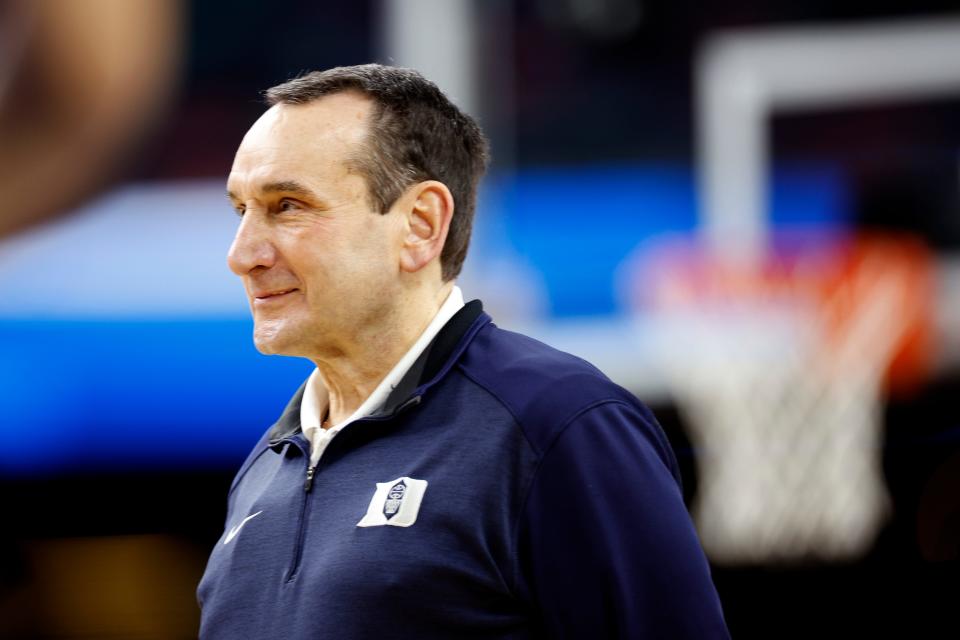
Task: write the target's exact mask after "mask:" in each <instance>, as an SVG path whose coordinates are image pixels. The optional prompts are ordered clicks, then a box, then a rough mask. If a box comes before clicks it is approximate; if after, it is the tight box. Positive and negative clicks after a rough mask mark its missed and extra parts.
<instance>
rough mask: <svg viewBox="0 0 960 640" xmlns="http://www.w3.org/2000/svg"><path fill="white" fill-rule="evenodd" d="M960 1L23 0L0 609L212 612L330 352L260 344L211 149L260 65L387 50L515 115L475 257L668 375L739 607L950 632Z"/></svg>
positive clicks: (2, 447)
mask: <svg viewBox="0 0 960 640" xmlns="http://www.w3.org/2000/svg"><path fill="white" fill-rule="evenodd" d="M956 11H957V7H956V5H955V3H953V2H948V1H943V0H915V1H914V2H911V3H909V4H908V3H902V2H893V1H886V0H875V1H873V2H865V1H850V2H844V3H836V2H827V1H826V0H804V1H803V2H799V1H787V0H777V1H773V2H766V3H762V4H761V3H753V2H746V1H742V0H728V1H726V2H719V3H706V4H704V3H697V2H687V1H685V0H679V1H678V0H674V1H671V2H667V1H665V0H483V1H481V0H474V1H470V0H370V1H367V2H355V3H318V2H306V1H299V0H274V1H273V2H271V3H263V2H254V1H253V0H233V1H231V2H226V1H220V0H207V1H204V2H177V1H175V0H136V1H132V2H128V1H125V0H60V1H55V0H37V1H30V0H5V1H3V2H0V202H2V208H0V499H2V502H0V504H2V505H3V512H4V515H3V517H2V522H3V526H2V527H0V542H2V544H0V637H4V638H6V637H10V638H48V637H58V638H188V637H191V636H195V634H196V629H197V623H198V618H199V616H198V611H197V608H196V602H195V598H194V589H195V586H196V583H197V581H198V580H199V578H200V575H201V573H202V571H203V568H204V563H205V560H206V556H207V554H208V552H209V549H210V548H211V547H212V545H213V544H214V543H215V542H216V540H217V538H218V537H219V536H220V534H221V532H222V529H223V518H224V516H225V497H226V490H227V488H228V486H229V483H230V480H231V479H232V476H233V473H234V471H235V470H236V468H237V467H238V465H239V464H240V463H241V462H242V460H243V458H244V457H245V455H246V453H247V452H248V450H249V448H250V447H251V446H252V445H253V444H254V443H255V442H256V440H257V439H258V437H259V436H260V434H261V433H262V432H263V431H264V430H265V429H266V428H268V427H269V426H270V424H272V422H273V420H275V419H276V417H277V416H278V415H279V413H280V411H281V410H282V408H283V407H284V406H285V404H286V402H287V400H288V398H289V396H290V394H291V393H292V392H293V391H294V390H295V389H296V387H297V386H298V385H299V383H300V382H301V381H302V380H303V379H304V378H305V377H306V375H308V373H309V370H310V367H311V365H310V364H309V363H307V362H300V361H295V360H290V359H283V358H267V357H264V356H261V355H259V354H258V353H257V352H256V351H255V349H254V348H253V346H252V344H251V340H250V333H251V329H252V324H251V321H250V319H249V314H248V311H247V308H246V302H245V299H244V296H243V294H242V290H241V287H240V285H239V283H238V282H236V281H235V278H234V277H233V276H232V275H231V274H230V273H229V272H228V270H227V268H226V264H225V254H226V250H227V248H228V246H229V244H230V241H231V239H232V234H233V232H234V230H235V227H236V224H237V222H236V218H235V216H234V214H233V213H232V211H231V208H230V207H229V206H228V203H227V201H226V198H225V197H224V182H225V178H226V175H227V172H228V170H229V167H230V164H231V162H232V157H233V153H234V151H235V149H236V147H237V145H238V143H239V141H240V139H241V137H242V136H243V134H244V132H245V131H246V129H247V128H248V127H249V126H250V124H252V122H253V121H254V120H255V119H256V118H257V117H258V116H259V114H260V113H261V112H262V110H263V105H262V103H261V100H260V92H261V91H262V90H264V89H265V88H267V87H269V86H271V85H273V84H277V83H279V82H282V81H284V80H286V79H288V78H290V77H292V76H294V75H296V74H298V73H300V72H302V71H306V70H312V69H321V68H327V67H331V66H337V65H347V64H359V63H365V62H370V61H378V62H385V63H391V64H397V65H402V66H412V67H415V68H417V69H419V70H421V71H422V72H424V73H425V75H427V76H428V77H430V78H431V79H433V80H435V81H436V82H437V83H438V84H439V85H440V86H441V88H443V89H444V90H445V91H447V92H448V94H449V95H450V96H451V97H452V98H453V99H454V100H455V102H457V103H458V104H459V105H460V106H461V107H463V108H464V109H465V110H467V111H469V112H470V113H472V114H473V115H475V116H476V117H477V118H478V119H479V120H480V122H481V124H482V126H483V127H484V129H485V130H486V131H487V133H488V134H489V136H490V137H491V139H492V145H493V158H494V161H493V166H492V168H491V172H490V175H489V177H488V179H487V180H486V182H485V185H484V187H483V191H482V193H481V198H480V204H479V210H478V214H477V221H476V229H475V232H474V233H475V236H474V241H473V244H472V247H471V254H470V257H469V259H468V260H467V266H466V269H465V272H464V275H463V277H462V278H461V281H460V286H461V287H462V288H463V290H464V294H465V295H466V296H467V298H468V299H471V298H475V297H479V298H481V299H482V300H483V301H484V303H485V306H486V307H487V309H488V311H490V312H491V314H492V315H493V316H494V318H495V320H496V321H497V322H498V324H499V325H501V326H504V327H506V328H512V329H517V330H521V331H524V332H527V333H529V334H532V335H534V336H537V337H541V338H542V339H544V340H546V341H548V342H550V343H551V344H554V345H556V346H558V347H560V348H563V349H565V350H567V351H571V352H573V353H575V354H577V355H580V356H582V357H585V358H587V359H588V360H591V361H593V362H594V363H595V364H597V365H598V366H599V367H600V368H601V369H603V370H604V371H605V372H607V373H608V375H610V376H611V377H612V378H613V379H614V380H615V381H617V382H619V383H620V384H622V385H624V386H626V387H628V388H629V389H631V390H632V391H633V392H635V393H636V394H637V395H638V396H639V397H640V398H641V399H642V400H643V401H644V402H646V403H647V404H648V405H650V406H651V407H652V408H653V409H654V412H655V413H656V414H657V416H658V418H659V419H660V421H661V422H662V424H663V426H664V428H665V430H666V431H667V433H668V435H669V437H670V439H671V441H672V443H673V445H674V448H675V450H676V452H677V456H678V458H679V460H680V463H681V466H682V470H683V475H684V493H685V498H686V499H687V501H688V504H689V505H690V507H691V511H692V512H693V513H694V516H695V518H696V522H697V526H698V529H699V531H700V534H701V537H702V538H703V542H704V546H705V548H706V549H707V552H708V555H709V556H710V559H711V562H712V563H713V575H714V579H715V582H716V584H717V587H718V590H719V592H720V597H721V600H722V602H723V604H724V607H725V612H726V616H727V621H728V624H729V627H730V630H731V632H732V634H733V636H734V637H808V636H817V637H834V636H841V635H854V634H856V635H857V636H863V635H867V634H873V633H877V634H879V633H881V632H883V631H887V630H890V629H894V628H897V629H902V630H903V632H904V633H905V634H907V635H908V637H941V636H943V637H957V636H958V635H960V628H958V624H957V622H956V620H957V617H956V602H957V601H958V596H960V589H958V586H957V585H958V581H957V580H958V578H960V574H958V571H957V569H958V550H960V418H958V410H957V406H958V398H960V364H958V363H960V358H958V357H957V356H958V354H960V278H958V277H957V274H958V265H960V260H958V257H960V253H958V252H960V111H958V106H960V12H956ZM951 12H956V13H951Z"/></svg>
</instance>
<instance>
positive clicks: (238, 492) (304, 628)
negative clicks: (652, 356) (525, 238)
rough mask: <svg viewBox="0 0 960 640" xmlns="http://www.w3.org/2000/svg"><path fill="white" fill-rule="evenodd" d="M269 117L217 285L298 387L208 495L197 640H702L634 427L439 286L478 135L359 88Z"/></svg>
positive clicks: (459, 235) (277, 96)
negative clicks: (224, 497) (218, 509)
mask: <svg viewBox="0 0 960 640" xmlns="http://www.w3.org/2000/svg"><path fill="white" fill-rule="evenodd" d="M267 97H268V100H269V102H270V104H271V105H272V106H271V107H270V109H269V110H268V111H267V112H266V113H265V114H264V115H263V116H262V117H261V118H260V119H259V120H258V121H257V122H256V123H255V124H254V125H253V127H252V128H251V129H250V131H249V132H248V133H247V135H246V137H245V138H244V140H243V142H242V143H241V145H240V149H239V150H238V151H237V155H236V159H235V161H234V164H233V168H232V170H231V172H230V177H229V180H228V191H229V197H230V200H231V202H232V203H233V206H234V207H235V208H236V210H237V212H238V213H239V214H240V216H241V220H240V226H239V228H238V230H237V235H236V238H235V240H234V243H233V246H232V247H231V249H230V253H229V257H228V262H229V265H230V268H231V269H232V270H233V271H234V272H235V273H236V274H237V275H239V276H240V278H241V279H242V280H243V283H244V286H245V288H246V291H247V295H248V297H249V300H250V306H251V309H252V312H253V317H254V341H255V343H256V345H257V348H258V349H259V350H260V351H262V352H263V353H278V354H284V355H291V356H299V357H304V358H309V359H310V360H312V361H313V362H314V363H315V364H316V369H315V370H314V372H313V373H312V375H311V376H310V377H309V378H308V379H307V381H306V382H305V383H304V385H303V386H302V387H301V388H300V390H299V391H297V393H296V395H294V397H293V399H292V400H291V401H290V403H289V405H288V406H287V408H286V410H285V411H284V413H283V415H282V416H281V417H280V419H279V420H278V421H277V423H276V424H275V425H274V426H273V427H272V428H271V429H270V430H269V431H268V432H267V433H266V434H265V435H264V437H263V439H262V440H261V441H260V442H259V443H258V444H257V445H256V446H255V447H254V450H253V451H252V452H251V454H250V456H249V458H248V459H247V461H246V462H245V463H244V464H243V466H242V467H241V469H240V471H239V473H238V474H237V477H236V479H235V481H234V483H233V486H232V487H231V489H230V494H229V499H228V506H229V511H228V516H227V523H226V524H227V526H226V530H225V532H224V535H223V537H222V538H221V540H220V541H219V542H218V543H217V545H216V547H215V548H214V550H213V553H212V554H211V557H210V561H209V563H208V566H207V570H206V573H205V575H204V577H203V580H202V581H201V584H200V587H199V589H198V597H199V600H200V603H201V607H202V612H203V615H202V623H201V636H202V637H204V638H418V639H424V638H462V637H475V638H532V637H566V638H615V637H616V638H639V637H649V638H684V637H690V638H694V637H695V638H714V637H726V629H725V626H724V622H723V617H722V613H721V610H720V605H719V602H718V600H717V595H716V592H715V590H714V587H713V584H712V582H711V579H710V574H709V568H708V565H707V563H706V561H705V559H704V556H703V553H702V551H701V549H700V546H699V543H698V541H697V539H696V535H695V533H694V530H693V527H692V525H691V523H690V520H689V517H688V515H687V512H686V510H685V508H684V505H683V502H682V499H681V492H680V488H679V475H678V472H677V465H676V461H675V460H674V457H673V453H672V451H671V450H670V446H669V444H668V443H667V440H666V438H665V437H664V435H663V433H662V431H661V429H660V428H659V426H658V425H657V423H656V420H655V419H654V417H653V416H652V415H651V413H650V412H649V411H648V410H647V409H646V408H645V407H644V406H642V405H641V404H640V403H639V402H638V401H637V400H636V399H635V398H634V397H633V396H632V395H631V394H629V393H628V392H626V391H625V390H623V389H621V388H620V387H618V386H616V385H614V384H613V383H612V382H610V381H609V380H608V379H607V378H605V377H604V376H603V374H601V373H600V372H599V371H597V370H596V369H595V368H593V367H592V366H591V365H589V364H588V363H586V362H584V361H582V360H579V359H577V358H574V357H573V356H570V355H567V354H564V353H561V352H558V351H556V350H554V349H551V348H550V347H547V346H546V345H543V344H541V343H538V342H536V341H534V340H532V339H530V338H527V337H524V336H521V335H518V334H514V333H510V332H507V331H504V330H502V329H499V328H498V327H496V326H495V325H494V324H493V323H492V322H491V319H490V317H489V316H487V315H486V314H485V313H484V312H483V310H482V308H481V305H480V302H479V301H473V302H470V303H468V304H464V303H463V298H462V295H461V293H460V290H459V289H458V288H457V287H456V286H455V285H454V281H455V278H456V276H457V274H458V273H459V272H460V268H461V265H462V263H463V260H464V257H465V254H466V250H467V244H468V241H469V238H470V228H471V223H472V217H473V211H474V204H475V200H476V189H477V183H478V181H479V179H480V177H481V175H482V173H483V171H484V169H485V165H486V143H485V141H484V138H483V136H482V134H481V132H480V130H479V129H478V127H477V125H476V124H475V123H474V122H473V121H472V120H471V119H470V118H469V117H467V116H465V115H464V114H462V113H461V112H460V111H459V110H458V109H457V108H456V107H455V106H453V105H452V104H451V103H450V102H449V101H448V100H447V99H446V97H445V96H444V95H443V94H442V93H441V92H440V91H439V90H438V89H437V88H436V87H435V86H434V85H433V84H431V83H430V82H428V81H426V80H424V79H423V78H422V77H421V76H420V75H419V74H417V73H415V72H413V71H409V70H404V69H395V68H389V67H383V66H379V65H365V66H359V67H346V68H336V69H331V70H328V71H325V72H320V73H311V74H308V75H306V76H303V77H301V78H298V79H295V80H292V81H290V82H287V83H285V84H282V85H279V86H277V87H274V88H272V89H270V90H269V91H268V92H267Z"/></svg>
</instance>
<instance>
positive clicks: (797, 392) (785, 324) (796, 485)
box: [662, 260, 909, 563]
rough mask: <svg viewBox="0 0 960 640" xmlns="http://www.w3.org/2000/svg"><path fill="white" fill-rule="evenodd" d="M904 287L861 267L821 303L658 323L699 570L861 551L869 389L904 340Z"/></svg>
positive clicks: (882, 497)
mask: <svg viewBox="0 0 960 640" xmlns="http://www.w3.org/2000/svg"><path fill="white" fill-rule="evenodd" d="M908 287H909V282H908V280H907V279H906V278H905V277H903V274H902V273H899V272H898V271H897V270H896V269H889V268H886V267H885V266H884V263H883V262H882V260H873V262H871V261H870V260H865V261H864V262H863V263H862V264H861V265H860V268H859V269H858V270H857V271H856V272H855V273H854V274H853V275H852V276H851V277H850V278H848V279H846V280H844V281H843V284H842V285H841V286H839V287H837V288H836V289H835V290H834V291H833V292H832V293H831V295H830V297H829V298H828V299H827V300H826V301H825V302H824V301H823V300H812V299H810V298H809V297H805V296H804V295H803V292H802V291H794V292H792V294H791V295H788V296H784V297H782V299H780V300H771V299H767V300H757V299H755V298H750V297H749V296H743V295H739V296H729V297H728V298H727V299H723V300H718V299H717V298H716V297H714V298H712V299H711V300H710V301H704V300H701V301H699V303H698V304H696V305H693V306H692V307H691V306H689V305H688V306H687V307H686V308H685V309H679V310H678V309H671V310H666V311H664V312H663V313H664V315H663V317H662V319H663V320H664V322H665V323H666V324H665V326H668V327H669V333H670V334H671V336H670V337H669V338H668V339H665V340H663V341H662V344H663V345H664V347H665V348H664V349H663V352H662V354H663V358H662V362H663V367H664V371H665V372H666V375H667V376H668V381H669V383H670V385H671V387H672V389H673V390H674V395H675V399H676V401H677V403H678V405H679V407H680V410H681V413H682V415H683V416H684V418H685V421H686V423H687V425H688V427H689V433H690V437H691V441H692V443H693V444H694V446H695V447H696V448H697V464H698V471H699V487H698V494H697V498H696V500H695V503H694V506H693V512H694V518H695V521H696V523H697V527H698V530H699V533H700V536H701V540H702V542H703V545H704V548H705V549H706V551H707V553H708V554H709V555H710V557H711V558H712V559H713V560H715V561H718V562H723V563H758V562H764V563H767V562H771V561H774V562H776V561H783V562H790V561H799V560H810V559H820V560H839V559H845V558H851V557H855V556H857V555H860V554H862V553H864V552H866V551H867V550H869V547H870V546H871V544H872V543H873V541H874V539H875V536H876V533H877V531H878V529H879V526H880V525H881V524H882V522H883V520H884V518H885V515H886V513H887V511H888V509H889V499H888V496H887V493H886V489H885V486H884V483H883V477H882V469H881V446H882V430H881V426H882V407H883V382H884V374H885V371H886V370H887V367H888V365H889V363H890V361H891V359H892V357H893V356H894V353H895V350H896V347H897V345H898V343H900V341H901V339H902V336H903V334H904V331H905V330H906V327H907V322H906V320H905V318H906V317H907V314H904V313H903V312H902V310H903V309H904V305H905V304H907V301H908V299H909V291H908ZM851 301H855V304H851ZM678 341H682V344H683V348H682V349H680V350H678V349H676V348H673V347H676V346H677V345H678V344H679V343H678ZM669 345H672V346H673V347H669ZM678 353H683V354H687V355H686V356H683V357H678Z"/></svg>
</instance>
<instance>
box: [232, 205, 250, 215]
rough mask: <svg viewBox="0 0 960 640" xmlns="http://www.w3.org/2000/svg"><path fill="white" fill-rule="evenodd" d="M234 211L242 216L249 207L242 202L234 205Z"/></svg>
mask: <svg viewBox="0 0 960 640" xmlns="http://www.w3.org/2000/svg"><path fill="white" fill-rule="evenodd" d="M233 211H234V213H236V214H237V215H238V216H240V217H241V218H242V217H243V214H244V213H246V212H247V208H246V207H245V206H243V205H242V204H241V205H237V206H236V207H234V208H233Z"/></svg>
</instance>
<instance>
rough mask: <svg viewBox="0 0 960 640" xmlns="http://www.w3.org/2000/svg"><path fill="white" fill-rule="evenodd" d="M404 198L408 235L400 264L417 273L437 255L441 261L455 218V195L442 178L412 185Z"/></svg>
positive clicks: (403, 267) (404, 240) (404, 269)
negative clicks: (441, 180) (448, 233)
mask: <svg viewBox="0 0 960 640" xmlns="http://www.w3.org/2000/svg"><path fill="white" fill-rule="evenodd" d="M403 202H404V203H405V205H406V206H405V207H404V209H403V211H402V213H403V215H404V216H405V218H406V226H405V234H406V235H405V236H404V239H403V247H402V248H401V251H400V268H401V269H402V270H403V271H407V272H409V273H414V272H416V271H419V270H421V269H423V268H424V267H426V266H427V265H429V264H430V263H431V262H432V261H433V260H434V259H436V260H437V262H438V263H439V259H440V253H441V252H442V251H443V245H444V243H445V242H446V241H447V231H449V229H450V220H451V219H452V218H453V195H452V194H451V193H450V189H448V188H447V185H445V184H443V183H442V182H437V181H436V180H427V181H426V182H420V183H418V184H416V185H414V186H413V187H411V188H410V190H409V191H408V192H407V193H406V194H405V197H404V198H403Z"/></svg>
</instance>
